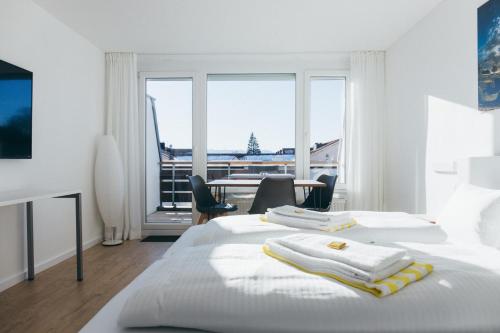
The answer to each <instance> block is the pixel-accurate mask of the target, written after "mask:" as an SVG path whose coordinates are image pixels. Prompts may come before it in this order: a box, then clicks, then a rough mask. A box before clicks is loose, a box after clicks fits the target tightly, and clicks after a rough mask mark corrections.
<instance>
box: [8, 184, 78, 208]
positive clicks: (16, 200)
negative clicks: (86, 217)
mask: <svg viewBox="0 0 500 333" xmlns="http://www.w3.org/2000/svg"><path fill="white" fill-rule="evenodd" d="M76 193H82V191H81V190H78V189H76V190H68V189H50V190H44V189H36V188H33V189H31V188H26V189H21V190H13V191H0V207H2V206H10V205H17V204H22V203H26V202H28V201H35V200H40V199H50V198H55V197H62V196H65V195H71V194H76Z"/></svg>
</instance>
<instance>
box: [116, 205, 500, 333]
mask: <svg viewBox="0 0 500 333" xmlns="http://www.w3.org/2000/svg"><path fill="white" fill-rule="evenodd" d="M356 214H357V217H356V219H357V220H358V223H359V224H360V226H359V227H356V228H353V229H349V230H347V231H342V232H339V233H336V234H335V235H336V236H339V237H345V238H352V239H356V240H358V241H362V242H375V243H393V244H392V246H400V247H402V248H405V249H407V250H408V251H409V253H410V254H411V255H413V256H414V257H415V258H416V260H418V261H421V262H426V263H430V264H432V265H434V272H433V273H432V274H431V275H429V276H428V277H426V278H425V279H424V280H422V281H419V282H417V283H414V284H412V285H410V286H408V287H406V288H405V289H403V290H401V291H400V292H399V293H397V294H395V295H392V296H389V297H387V298H383V299H379V298H376V297H374V296H373V295H371V294H368V293H366V292H363V291H360V290H357V289H353V288H351V287H348V286H346V285H344V284H342V283H340V282H337V281H334V280H330V279H327V278H322V277H319V276H315V275H310V274H307V273H304V272H301V271H299V270H297V269H295V268H293V267H291V266H288V265H286V264H284V263H281V262H279V261H277V260H275V259H273V258H270V257H268V256H266V255H265V254H263V253H262V250H261V246H262V244H263V243H264V240H265V239H266V238H269V237H276V236H280V235H285V234H290V233H294V232H297V230H296V229H293V228H288V227H284V226H278V225H272V224H269V223H263V222H261V221H260V220H259V219H258V216H256V215H253V216H231V217H225V218H219V219H216V220H212V221H211V222H209V223H208V224H207V225H206V226H204V227H201V228H197V230H196V234H195V235H190V237H191V238H192V242H191V243H190V246H184V247H177V248H176V249H175V251H168V252H167V253H166V255H165V256H164V258H163V259H162V260H160V261H159V262H157V263H156V264H155V267H154V270H153V271H151V272H149V274H148V275H147V277H144V278H143V281H142V282H141V285H140V287H139V288H138V289H137V290H136V291H135V292H134V293H132V294H131V295H130V297H129V298H128V300H127V302H126V303H125V305H124V306H123V309H122V311H121V314H120V317H119V324H120V325H121V326H124V327H141V326H174V327H190V328H197V329H202V330H208V331H214V332H439V331H446V332H458V331H465V332H479V331H490V332H500V316H499V315H498V311H499V305H500V252H499V251H498V250H495V249H492V248H488V247H475V248H468V247H466V246H461V245H456V244H448V243H446V242H444V241H443V239H444V236H445V235H443V232H442V231H441V230H440V229H439V227H437V226H436V225H432V224H429V223H428V222H425V221H423V220H419V219H416V218H413V217H411V216H410V215H407V214H402V213H366V212H358V213H356ZM301 232H305V231H304V230H301ZM306 232H313V233H314V231H306Z"/></svg>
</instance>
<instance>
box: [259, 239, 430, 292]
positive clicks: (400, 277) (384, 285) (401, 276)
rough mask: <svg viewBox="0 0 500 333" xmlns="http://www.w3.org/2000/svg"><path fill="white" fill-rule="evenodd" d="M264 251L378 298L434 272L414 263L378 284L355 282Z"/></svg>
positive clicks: (266, 250) (268, 251)
mask: <svg viewBox="0 0 500 333" xmlns="http://www.w3.org/2000/svg"><path fill="white" fill-rule="evenodd" d="M262 249H263V251H264V253H265V254H267V255H268V256H270V257H273V258H275V259H278V260H279V261H281V262H284V263H286V264H289V265H291V266H293V267H295V268H298V269H300V270H301V271H303V272H306V273H310V274H314V275H319V276H323V277H327V278H331V279H335V280H337V281H339V282H342V283H344V284H346V285H348V286H351V287H354V288H357V289H361V290H363V291H366V292H369V293H370V294H373V295H375V296H377V297H384V296H388V295H392V294H394V293H396V292H398V291H399V290H401V289H403V288H404V287H406V286H407V285H409V284H410V283H412V282H415V281H418V280H421V279H423V278H424V277H425V276H427V275H428V274H430V273H431V272H432V270H433V266H432V265H430V264H423V263H417V262H415V263H413V264H411V265H410V266H408V267H406V268H405V269H403V270H401V271H400V272H398V273H396V274H394V275H392V276H389V277H388V278H385V279H383V280H380V281H376V282H372V283H369V282H358V281H353V280H350V279H348V278H345V277H340V276H338V275H335V274H331V273H324V272H314V271H311V270H308V269H306V268H304V267H302V266H300V265H298V264H297V263H294V262H292V261H290V260H288V259H287V258H284V257H282V256H280V255H279V254H276V253H274V252H272V251H271V249H270V248H269V247H268V246H267V245H264V246H263V247H262Z"/></svg>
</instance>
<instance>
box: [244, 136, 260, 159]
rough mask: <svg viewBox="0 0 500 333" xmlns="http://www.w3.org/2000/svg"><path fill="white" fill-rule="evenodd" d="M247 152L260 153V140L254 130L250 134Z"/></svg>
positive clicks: (249, 153)
mask: <svg viewBox="0 0 500 333" xmlns="http://www.w3.org/2000/svg"><path fill="white" fill-rule="evenodd" d="M247 154H248V155H260V147H259V142H258V141H257V138H256V137H255V135H254V134H253V132H252V133H251V134H250V139H248V146H247Z"/></svg>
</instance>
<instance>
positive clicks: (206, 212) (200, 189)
mask: <svg viewBox="0 0 500 333" xmlns="http://www.w3.org/2000/svg"><path fill="white" fill-rule="evenodd" d="M187 177H188V179H189V183H190V184H191V189H192V191H193V196H194V199H195V200H196V210H197V211H198V212H200V213H201V215H200V218H199V219H198V221H197V222H196V224H202V223H203V222H204V221H205V220H207V221H209V220H210V219H211V218H215V217H217V216H222V215H225V214H227V213H229V212H234V211H236V210H237V209H238V206H236V205H231V204H227V203H219V202H217V200H215V198H214V196H213V195H212V192H210V189H209V188H208V186H207V185H206V184H205V181H204V180H203V178H201V177H200V176H198V175H196V176H187Z"/></svg>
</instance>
